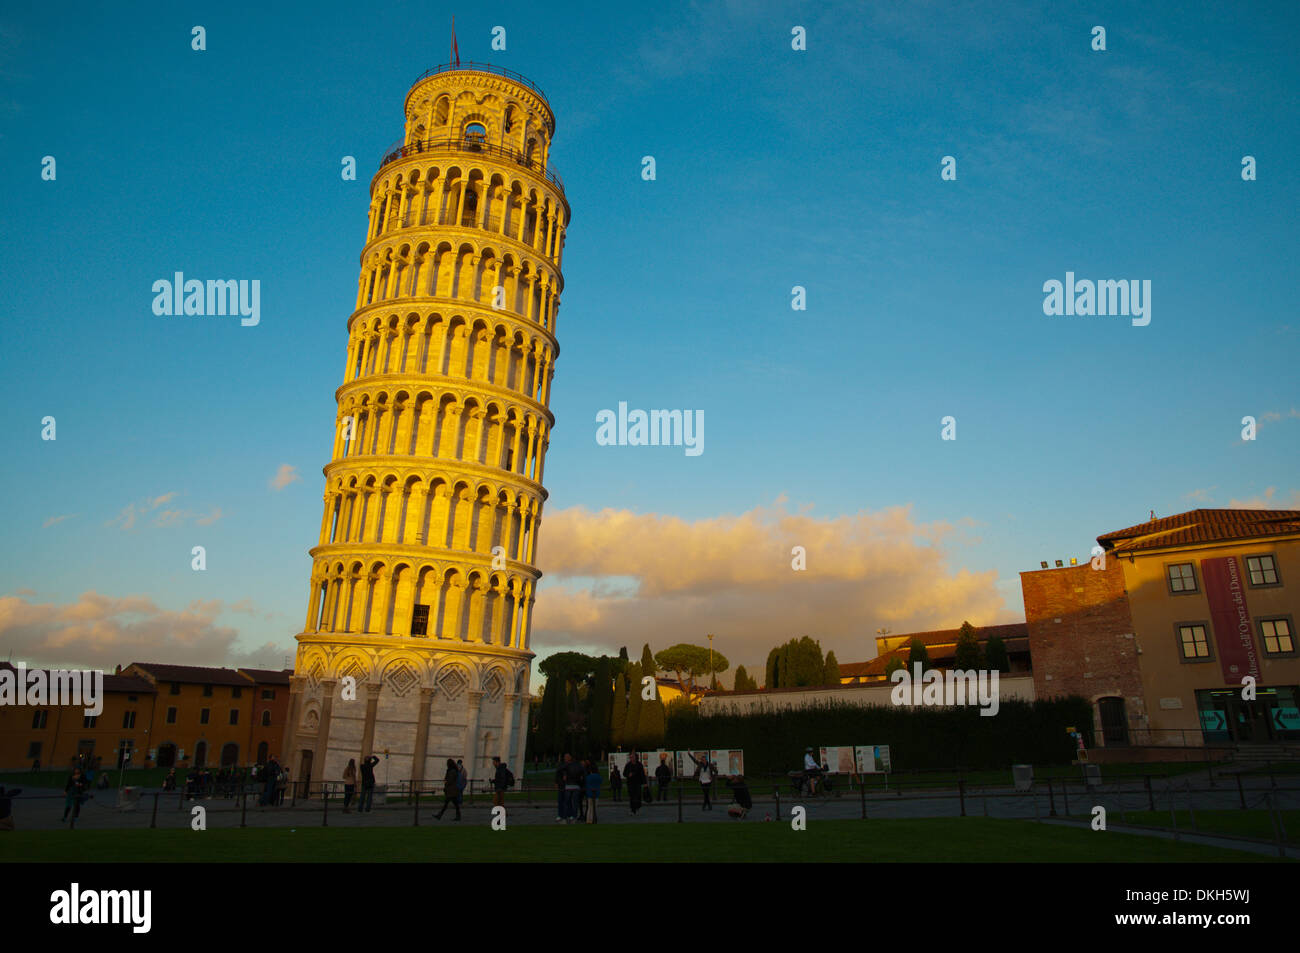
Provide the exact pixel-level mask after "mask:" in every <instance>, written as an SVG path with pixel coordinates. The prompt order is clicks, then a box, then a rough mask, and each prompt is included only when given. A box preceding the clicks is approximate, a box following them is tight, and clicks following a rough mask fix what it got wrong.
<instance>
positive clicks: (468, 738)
mask: <svg viewBox="0 0 1300 953" xmlns="http://www.w3.org/2000/svg"><path fill="white" fill-rule="evenodd" d="M466 694H467V702H466V707H467V717H466V721H465V747H466V748H467V749H468V750H467V751H466V752H465V755H464V758H465V771H466V772H467V773H468V774H469V776H470V778H473V777H474V769H475V765H476V762H477V760H478V716H479V709H480V708H481V707H482V705H483V693H482V692H467V693H466Z"/></svg>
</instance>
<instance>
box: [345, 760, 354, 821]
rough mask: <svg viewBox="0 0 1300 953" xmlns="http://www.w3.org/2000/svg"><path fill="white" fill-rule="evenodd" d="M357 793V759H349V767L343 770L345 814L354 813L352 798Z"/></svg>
mask: <svg viewBox="0 0 1300 953" xmlns="http://www.w3.org/2000/svg"><path fill="white" fill-rule="evenodd" d="M356 793H357V759H356V758H348V766H347V767H346V768H344V769H343V813H344V814H351V813H352V798H353V797H354V796H355V795H356Z"/></svg>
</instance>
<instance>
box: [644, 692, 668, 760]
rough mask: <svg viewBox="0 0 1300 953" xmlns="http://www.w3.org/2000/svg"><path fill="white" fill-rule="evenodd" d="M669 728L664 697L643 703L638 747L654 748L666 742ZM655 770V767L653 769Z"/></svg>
mask: <svg viewBox="0 0 1300 953" xmlns="http://www.w3.org/2000/svg"><path fill="white" fill-rule="evenodd" d="M667 729H668V718H667V715H666V713H665V712H664V703H663V699H661V698H655V699H654V700H653V701H648V702H642V703H641V729H640V731H638V732H637V737H638V739H639V741H638V747H641V748H649V749H654V748H658V747H661V746H662V745H663V743H664V733H665V732H666V731H667ZM652 770H653V769H652Z"/></svg>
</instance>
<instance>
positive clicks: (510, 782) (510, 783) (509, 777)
mask: <svg viewBox="0 0 1300 953" xmlns="http://www.w3.org/2000/svg"><path fill="white" fill-rule="evenodd" d="M514 786H515V776H514V773H513V772H511V770H510V769H509V768H506V787H508V788H512V787H514Z"/></svg>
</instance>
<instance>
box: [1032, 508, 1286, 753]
mask: <svg viewBox="0 0 1300 953" xmlns="http://www.w3.org/2000/svg"><path fill="white" fill-rule="evenodd" d="M1097 542H1098V543H1099V544H1100V547H1101V551H1102V553H1103V556H1104V558H1103V557H1098V558H1097V559H1095V560H1093V562H1092V563H1091V564H1089V563H1084V564H1083V565H1079V566H1075V567H1067V568H1061V569H1048V570H1042V571H1035V572H1025V573H1021V586H1022V589H1023V592H1024V601H1025V618H1026V624H1027V626H1028V628H1029V638H1030V647H1031V651H1032V653H1033V663H1034V664H1033V671H1034V679H1035V684H1036V689H1037V693H1038V696H1039V697H1040V698H1047V697H1052V696H1056V695H1071V694H1072V695H1080V696H1082V697H1084V698H1087V699H1089V700H1090V701H1091V702H1092V703H1093V705H1094V711H1095V721H1096V723H1097V725H1098V727H1099V728H1100V729H1101V730H1100V731H1099V732H1098V736H1097V743H1098V744H1100V745H1103V746H1106V747H1115V746H1120V747H1123V746H1128V745H1134V744H1137V745H1162V746H1181V745H1190V746H1200V745H1204V744H1207V743H1208V744H1236V745H1239V746H1240V745H1246V746H1252V745H1260V744H1265V745H1279V744H1288V743H1293V742H1296V741H1300V706H1298V702H1300V652H1298V651H1297V649H1298V647H1300V643H1298V642H1297V634H1296V630H1295V623H1296V618H1297V616H1300V596H1298V593H1300V511H1295V510H1253V509H1240V510H1222V509H1201V510H1192V511H1190V512H1187V513H1179V514H1177V515H1174V516H1168V517H1162V518H1160V519H1152V520H1149V521H1148V522H1146V523H1141V524H1138V525H1136V526H1131V527H1128V528H1127V529H1122V530H1116V531H1115V532H1111V533H1105V534H1103V535H1101V536H1099V537H1097ZM1247 677H1249V678H1251V679H1253V697H1252V690H1247V683H1245V682H1244V680H1245V679H1246V678H1247Z"/></svg>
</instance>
